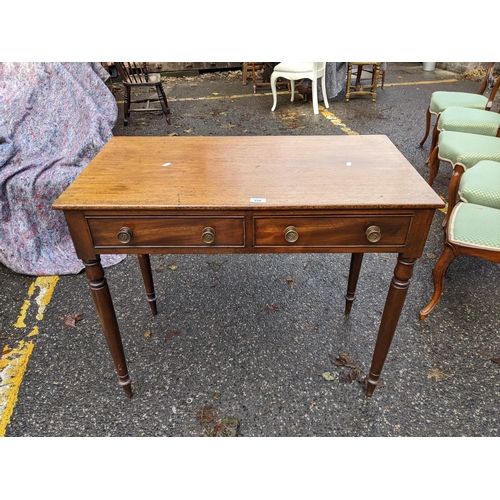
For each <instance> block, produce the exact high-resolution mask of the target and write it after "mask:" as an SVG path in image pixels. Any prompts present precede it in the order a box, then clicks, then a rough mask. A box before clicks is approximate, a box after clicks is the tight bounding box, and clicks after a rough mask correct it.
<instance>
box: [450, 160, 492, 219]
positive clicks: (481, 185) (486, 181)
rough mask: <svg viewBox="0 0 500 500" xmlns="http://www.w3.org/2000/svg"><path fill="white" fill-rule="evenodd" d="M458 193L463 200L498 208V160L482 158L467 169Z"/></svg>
mask: <svg viewBox="0 0 500 500" xmlns="http://www.w3.org/2000/svg"><path fill="white" fill-rule="evenodd" d="M458 195H459V196H460V199H461V200H462V201H463V202H466V203H467V202H468V203H474V204H476V205H482V206H484V207H491V208H497V209H500V162H496V161H489V160H483V161H480V162H479V163H477V164H476V165H474V168H471V169H469V170H467V171H466V172H465V173H464V174H463V175H462V178H461V179H460V188H459V190H458Z"/></svg>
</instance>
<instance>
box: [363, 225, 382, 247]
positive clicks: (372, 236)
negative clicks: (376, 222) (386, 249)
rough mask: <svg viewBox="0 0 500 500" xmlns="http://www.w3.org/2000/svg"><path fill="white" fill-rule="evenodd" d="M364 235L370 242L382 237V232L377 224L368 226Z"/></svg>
mask: <svg viewBox="0 0 500 500" xmlns="http://www.w3.org/2000/svg"><path fill="white" fill-rule="evenodd" d="M366 237H367V238H368V241H369V242H370V243H377V241H379V240H380V238H382V233H381V232H380V228H379V227H378V226H370V227H369V228H368V229H367V230H366Z"/></svg>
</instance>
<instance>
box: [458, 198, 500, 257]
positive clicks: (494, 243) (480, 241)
mask: <svg viewBox="0 0 500 500" xmlns="http://www.w3.org/2000/svg"><path fill="white" fill-rule="evenodd" d="M448 240H449V241H450V242H451V243H457V244H459V245H462V246H467V247H473V248H482V249H485V250H498V251H500V210H498V209H496V208H490V207H482V206H481V205H475V204H473V203H458V204H457V205H456V206H455V208H454V209H453V212H452V213H451V216H450V221H449V223H448Z"/></svg>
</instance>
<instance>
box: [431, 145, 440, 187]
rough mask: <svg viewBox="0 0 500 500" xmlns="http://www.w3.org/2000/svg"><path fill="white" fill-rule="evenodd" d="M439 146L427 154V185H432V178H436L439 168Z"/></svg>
mask: <svg viewBox="0 0 500 500" xmlns="http://www.w3.org/2000/svg"><path fill="white" fill-rule="evenodd" d="M438 153H439V146H436V147H435V148H434V149H433V150H432V151H431V154H430V156H429V181H428V184H429V186H432V184H434V179H435V178H436V175H437V173H438V170H439V156H438Z"/></svg>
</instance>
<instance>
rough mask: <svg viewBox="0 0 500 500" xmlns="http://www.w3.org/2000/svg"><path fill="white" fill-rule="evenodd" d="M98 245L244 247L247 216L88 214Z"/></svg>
mask: <svg viewBox="0 0 500 500" xmlns="http://www.w3.org/2000/svg"><path fill="white" fill-rule="evenodd" d="M87 223H88V226H89V228H90V232H91V234H92V239H93V241H94V247H95V248H120V247H122V248H123V247H124V248H135V247H166V248H168V247H243V246H245V219H244V217H203V216H200V217H183V216H178V217H88V218H87Z"/></svg>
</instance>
